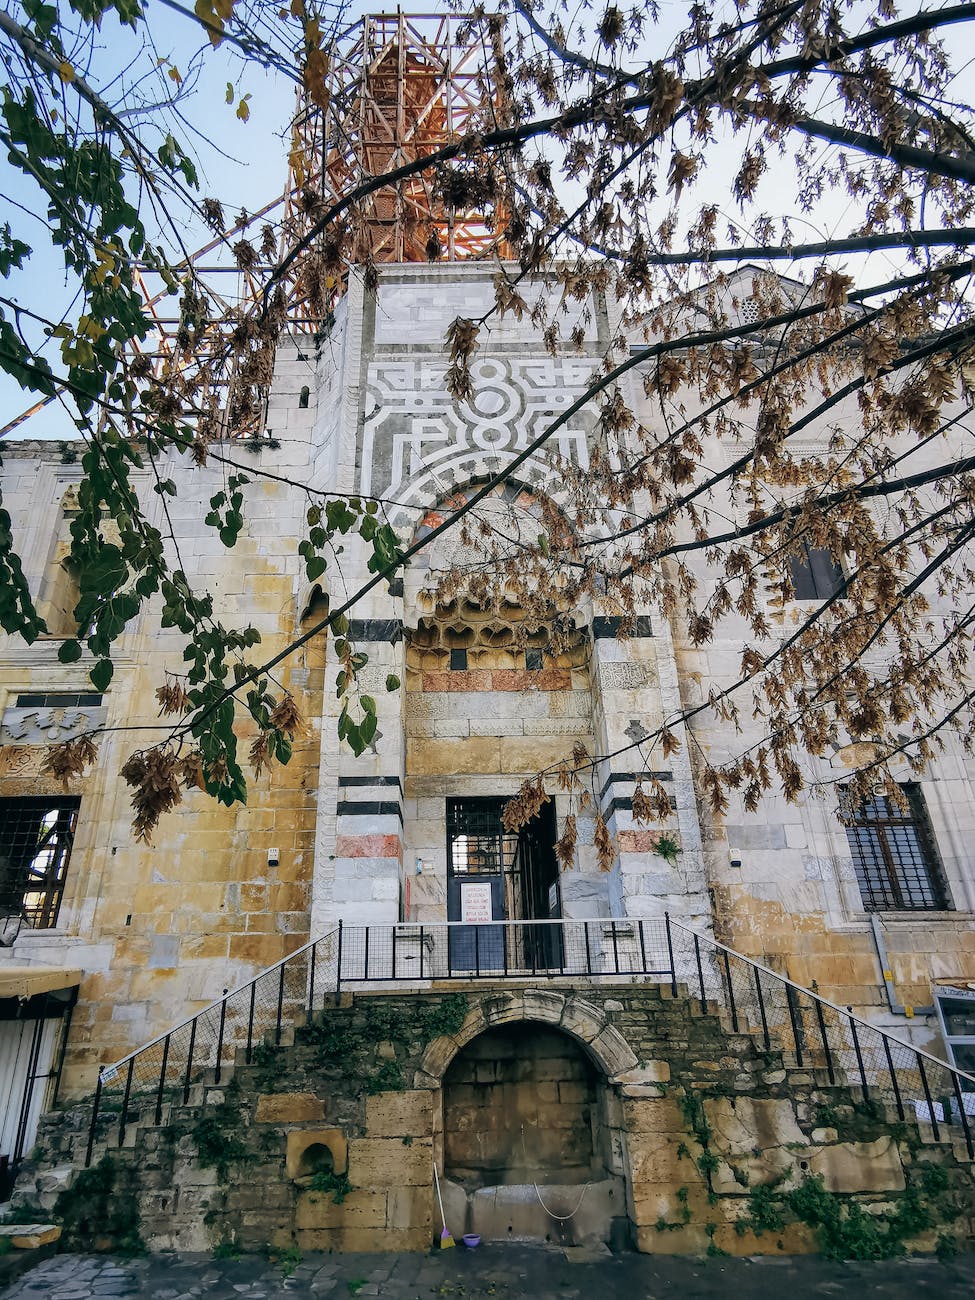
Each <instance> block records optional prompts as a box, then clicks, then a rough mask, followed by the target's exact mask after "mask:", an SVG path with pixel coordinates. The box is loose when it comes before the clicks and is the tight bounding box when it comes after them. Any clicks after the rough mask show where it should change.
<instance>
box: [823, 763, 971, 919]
mask: <svg viewBox="0 0 975 1300" xmlns="http://www.w3.org/2000/svg"><path fill="white" fill-rule="evenodd" d="M901 789H902V791H903V792H904V795H905V797H906V799H907V807H906V808H898V807H897V806H896V805H895V804H893V803H892V802H891V801H890V800H889V799H887V798H886V797H885V796H883V795H878V796H877V797H875V798H873V799H868V800H866V802H864V803H861V804H858V805H857V804H853V803H851V802H850V801H849V799H848V798H847V797H846V796H845V795H844V796H843V798H842V802H841V806H840V814H841V817H842V820H843V823H844V825H845V827H846V835H847V839H848V840H849V842H850V851H851V852H852V854H853V866H854V868H855V870H856V875H857V882H858V883H859V886H860V896H861V898H862V899H863V906H864V907H865V908H866V910H867V911H868V912H881V911H942V910H944V909H946V908H949V907H950V906H951V903H950V901H949V898H948V892H947V889H946V888H945V884H944V879H943V876H942V873H941V863H940V861H939V859H938V852H937V849H936V847H935V843H934V836H933V834H932V832H931V825H930V822H929V821H928V815H927V810H926V808H925V806H924V800H923V798H922V795H921V791H920V789H919V787H918V786H916V785H904V786H902V787H901Z"/></svg>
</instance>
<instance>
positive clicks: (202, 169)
mask: <svg viewBox="0 0 975 1300" xmlns="http://www.w3.org/2000/svg"><path fill="white" fill-rule="evenodd" d="M187 3H188V7H189V8H192V0H187ZM5 7H6V6H5ZM375 7H376V6H375V5H369V4H362V3H361V2H360V0H357V2H356V3H352V4H349V5H347V6H346V14H347V16H348V19H349V21H352V20H354V18H356V17H358V16H359V15H360V14H361V13H362V12H364V11H366V10H371V9H374V8H375ZM18 8H19V6H18V5H16V4H14V5H10V6H9V12H10V13H11V15H12V16H13V17H15V18H16V17H18V14H17V9H18ZM146 10H147V17H148V20H149V21H148V28H149V30H150V31H151V33H152V37H153V41H154V49H151V50H148V51H146V52H145V53H144V54H143V56H142V59H141V63H140V66H142V67H146V66H148V67H150V68H151V67H152V66H153V64H154V62H155V60H157V59H158V60H163V61H164V62H163V63H161V64H160V69H161V71H160V73H159V74H158V75H159V76H164V75H165V74H166V73H167V72H168V68H169V66H175V67H176V68H177V70H178V71H179V72H180V73H181V75H183V76H184V78H186V80H187V81H188V82H189V81H192V83H193V92H192V98H191V99H189V100H188V101H187V104H186V117H187V119H188V121H189V122H190V123H192V124H193V125H194V126H195V127H197V128H199V131H193V130H190V129H189V128H188V127H184V128H183V129H182V130H180V129H179V127H178V125H176V126H175V127H174V134H176V135H177V136H178V138H179V139H180V142H181V143H182V144H183V145H184V146H185V147H186V148H187V151H188V152H189V153H190V154H191V155H192V156H193V157H194V160H195V162H196V165H197V169H198V171H199V173H200V176H201V185H200V195H201V196H213V197H216V198H219V199H220V201H221V202H222V203H223V205H224V210H225V212H226V213H227V215H228V217H229V216H231V215H232V214H234V213H236V212H238V211H240V209H241V208H246V209H247V210H248V211H251V212H253V211H255V210H257V209H259V208H261V207H263V206H264V204H266V203H267V202H269V201H270V200H272V199H273V198H275V197H276V196H278V195H280V194H281V193H282V192H283V190H284V187H285V183H286V180H287V145H286V144H284V143H282V133H284V132H286V130H287V127H288V123H289V121H290V118H291V114H292V113H293V111H294V103H295V82H294V81H293V80H292V79H291V78H289V77H287V76H286V75H284V74H283V73H275V72H266V71H264V70H263V69H262V68H260V67H259V66H258V65H257V64H256V63H255V62H254V61H248V62H247V63H246V64H244V62H243V61H242V57H241V55H240V53H239V52H238V51H236V50H235V48H234V47H233V46H232V45H230V44H229V42H224V43H223V44H221V45H220V46H219V47H218V48H217V49H212V48H211V47H210V44H209V41H208V40H207V39H206V37H205V35H204V33H203V31H202V29H201V27H200V25H199V24H198V23H197V22H196V21H195V20H193V19H192V17H187V16H185V15H183V14H181V13H177V12H174V11H173V10H172V9H171V8H169V7H167V6H166V5H165V4H163V3H162V0H148V3H147V5H146ZM134 53H135V47H134V45H133V41H132V37H131V35H130V33H129V32H128V31H127V30H125V29H122V28H121V27H120V25H119V24H118V23H117V22H116V21H114V19H111V18H107V19H106V20H105V21H104V22H103V25H102V29H101V31H100V33H99V37H98V46H97V49H96V52H95V58H94V60H93V63H92V66H91V68H90V72H89V77H88V79H89V81H90V82H91V84H92V85H93V86H95V87H96V88H98V89H101V88H103V87H105V88H106V91H105V98H106V99H109V102H114V101H113V99H112V95H113V94H114V95H115V96H118V95H119V94H120V93H121V91H122V87H123V77H124V74H123V73H121V71H120V70H121V69H124V68H125V67H126V65H127V64H128V63H129V61H130V59H131V58H132V57H133V55H134ZM128 76H129V79H130V80H131V73H129V74H128ZM116 78H117V79H116ZM228 83H229V84H230V85H232V87H233V92H234V93H233V102H232V103H230V104H228V103H227V102H226V100H227V93H228V91H227V87H228ZM244 96H249V98H248V99H247V108H248V110H249V114H250V116H249V119H248V120H247V121H246V122H245V121H242V120H241V119H240V118H238V116H237V107H238V105H239V103H240V101H241V99H242V98H243V97H244ZM203 132H205V133H206V134H205V135H204V134H203ZM24 209H27V211H25V210H24ZM37 212H38V199H37V191H36V189H34V187H33V186H32V185H31V184H30V183H29V182H28V181H27V180H26V179H25V178H24V177H23V176H22V175H21V174H20V173H19V172H18V171H17V170H16V169H15V168H13V167H12V166H11V165H10V163H9V162H8V161H7V159H6V156H5V153H4V151H3V150H2V149H0V225H3V224H4V223H7V222H9V224H10V226H11V230H12V233H13V234H14V235H15V236H17V237H19V238H21V239H23V240H24V241H25V242H26V243H28V244H29V245H30V246H31V248H32V249H33V250H34V251H33V254H32V256H31V258H30V264H29V269H28V270H27V272H26V274H22V275H20V276H19V277H18V276H17V275H16V274H15V275H14V276H12V277H11V278H10V279H9V280H7V281H3V280H0V293H3V294H5V295H7V296H9V297H11V298H13V299H14V300H15V301H18V302H19V303H20V304H21V305H23V306H24V307H28V308H29V307H31V306H32V305H33V306H37V304H38V302H39V301H42V302H43V304H44V307H43V310H44V312H45V313H46V314H48V315H53V314H54V313H55V312H57V313H62V312H63V313H65V314H67V315H68V316H69V317H70V315H71V312H72V303H73V300H74V293H75V287H74V285H73V284H72V283H71V281H70V279H69V278H68V277H67V275H66V273H65V270H64V265H63V262H62V261H61V258H60V253H59V251H58V250H57V249H54V248H52V246H51V244H50V239H49V235H48V231H47V223H46V221H45V220H44V219H43V211H41V214H40V217H38V216H37V215H30V213H35V214H36V213H37ZM179 228H180V235H181V238H182V241H183V243H184V245H185V247H186V248H188V249H189V250H190V251H195V250H196V249H198V248H201V247H203V246H204V245H205V244H206V243H207V242H209V240H210V238H211V237H212V232H210V231H209V230H208V229H207V228H206V226H205V225H204V224H203V223H202V221H199V220H196V219H193V217H192V214H191V213H188V212H187V211H185V210H184V211H183V212H182V213H181V215H180V219H179ZM163 238H164V241H165V243H166V244H167V246H169V247H170V248H172V249H173V250H174V256H178V253H177V252H176V251H175V241H174V239H173V236H172V234H169V235H168V236H165V235H164V236H163ZM33 401H34V398H33V397H32V396H31V395H30V394H29V393H26V392H25V391H24V390H23V389H22V388H21V387H20V386H19V385H18V384H17V383H16V382H15V381H14V380H13V379H11V378H9V377H8V376H7V375H5V374H0V428H2V427H3V426H4V425H6V424H7V422H8V421H9V420H12V419H14V418H15V417H16V416H18V415H19V414H20V413H21V412H23V411H25V410H27V409H28V408H29V407H30V406H31V405H32V404H33ZM9 436H13V437H15V438H55V439H57V438H71V437H73V436H75V430H74V427H73V425H72V422H71V419H70V417H69V415H68V412H67V411H66V410H65V409H64V408H62V407H61V406H60V404H59V403H58V402H57V401H55V402H52V403H50V404H48V405H47V406H46V407H45V408H44V409H43V411H41V412H39V413H38V414H37V415H34V416H32V417H31V419H30V420H29V421H27V422H26V423H25V424H22V425H20V426H19V427H18V429H17V430H16V432H15V433H13V434H11V435H8V437H9Z"/></svg>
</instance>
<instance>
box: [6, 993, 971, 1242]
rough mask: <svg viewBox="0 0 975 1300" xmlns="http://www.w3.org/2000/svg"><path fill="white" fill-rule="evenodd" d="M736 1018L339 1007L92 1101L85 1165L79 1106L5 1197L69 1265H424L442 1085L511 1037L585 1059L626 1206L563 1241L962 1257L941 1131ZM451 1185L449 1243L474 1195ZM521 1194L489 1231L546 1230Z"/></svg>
mask: <svg viewBox="0 0 975 1300" xmlns="http://www.w3.org/2000/svg"><path fill="white" fill-rule="evenodd" d="M736 1015H737V1020H738V1029H737V1032H736V1031H735V1029H734V1026H733V1025H732V1023H731V1018H730V1016H729V1013H728V1011H727V1008H725V1007H724V1006H719V1005H718V1004H717V1003H715V1002H713V1001H710V1002H709V1001H707V1000H705V1001H703V1002H702V1000H701V999H700V997H695V996H692V995H691V993H690V992H689V990H688V989H687V988H686V987H684V986H678V989H677V996H676V997H675V996H673V993H672V990H671V987H670V985H669V984H663V985H662V984H659V983H635V982H630V981H628V982H625V983H620V984H619V985H616V984H607V983H605V982H599V983H596V982H595V981H592V982H586V981H584V980H579V979H572V980H565V981H563V980H559V979H557V978H556V979H551V980H547V981H545V983H544V985H541V986H539V985H534V986H532V985H521V986H519V987H512V986H511V985H510V984H505V983H503V982H499V983H498V984H496V985H492V984H489V983H484V982H482V983H480V984H476V985H475V984H473V983H465V984H460V983H458V982H454V983H450V984H444V985H443V986H440V987H437V988H436V989H434V990H431V991H425V992H417V991H404V992H397V993H394V994H390V993H382V992H360V993H357V994H355V995H350V994H343V995H342V997H341V999H340V1000H339V1004H338V1005H336V1006H334V1007H329V1008H327V1009H326V1010H323V1011H318V1012H316V1013H315V1014H314V1015H312V1016H310V1017H308V1018H307V1020H306V1021H305V1023H301V1021H302V1020H303V1019H304V1017H299V1018H298V1019H299V1022H298V1023H293V1024H291V1025H282V1027H281V1033H280V1042H279V1043H278V1042H276V1041H275V1038H276V1037H277V1035H275V1036H272V1037H271V1038H268V1039H265V1040H264V1041H263V1042H260V1043H257V1044H255V1045H254V1049H253V1051H252V1054H251V1059H250V1061H249V1062H248V1061H247V1060H246V1054H245V1052H244V1051H243V1050H238V1052H237V1054H236V1059H235V1061H234V1063H233V1067H232V1069H228V1067H227V1066H226V1065H225V1066H224V1067H223V1068H222V1070H221V1079H220V1082H219V1084H216V1083H214V1082H213V1072H212V1071H210V1072H209V1077H207V1072H201V1073H200V1074H199V1075H198V1076H197V1077H195V1078H194V1079H193V1080H192V1081H191V1082H190V1086H189V1093H188V1096H185V1099H184V1088H183V1087H182V1086H176V1087H174V1088H172V1089H169V1090H168V1091H167V1093H166V1095H165V1096H164V1097H163V1098H162V1101H161V1105H160V1098H159V1095H158V1094H157V1092H156V1091H155V1090H154V1089H149V1090H147V1091H146V1092H144V1093H143V1092H139V1091H138V1090H134V1091H133V1092H132V1093H131V1095H130V1096H129V1100H128V1105H127V1106H126V1107H125V1113H124V1115H123V1114H122V1113H121V1108H120V1098H119V1097H118V1096H116V1097H106V1098H103V1102H102V1107H101V1110H100V1113H99V1117H98V1121H97V1125H96V1129H95V1133H94V1140H93V1157H92V1160H91V1167H90V1168H88V1169H84V1168H83V1166H84V1162H85V1161H84V1158H85V1153H86V1150H87V1147H88V1143H89V1139H90V1118H91V1107H90V1104H89V1105H87V1106H85V1105H84V1104H78V1105H74V1106H70V1105H69V1106H67V1107H65V1108H63V1109H61V1110H58V1111H56V1112H53V1113H51V1114H49V1115H47V1116H45V1117H44V1119H43V1120H42V1124H41V1129H40V1133H39V1138H38V1147H37V1149H36V1150H35V1152H34V1153H33V1156H32V1160H31V1162H30V1163H29V1164H28V1165H27V1166H26V1167H25V1168H24V1169H23V1171H22V1173H21V1176H20V1178H19V1180H18V1184H17V1188H16V1190H15V1197H14V1199H15V1204H16V1205H17V1206H19V1207H20V1208H21V1210H22V1211H23V1210H26V1209H27V1208H29V1207H32V1208H34V1209H36V1210H37V1211H38V1212H40V1211H44V1212H45V1214H47V1213H49V1212H52V1211H53V1212H54V1214H55V1217H56V1218H58V1219H59V1220H60V1221H61V1222H62V1223H63V1225H64V1243H65V1245H66V1246H68V1247H69V1248H70V1247H77V1246H82V1247H88V1248H90V1247H91V1246H92V1245H95V1246H101V1247H104V1246H106V1245H114V1246H121V1247H122V1248H123V1249H125V1248H134V1247H135V1246H136V1245H137V1244H138V1243H140V1242H144V1243H145V1244H146V1245H148V1246H149V1247H150V1248H151V1249H163V1248H178V1249H184V1250H201V1249H203V1250H205V1249H212V1248H214V1247H216V1246H219V1245H220V1244H221V1243H224V1242H233V1243H234V1244H235V1245H237V1246H240V1247H242V1248H246V1249H258V1248H261V1247H264V1246H267V1245H270V1246H272V1247H276V1248H278V1249H288V1248H293V1247H294V1246H297V1247H298V1248H299V1249H301V1250H309V1249H319V1250H367V1249H372V1250H375V1249H395V1250H425V1249H427V1248H428V1247H429V1245H430V1243H431V1240H432V1239H433V1238H434V1236H435V1235H436V1234H435V1232H434V1206H433V1195H432V1168H431V1166H432V1164H433V1161H434V1158H436V1159H437V1161H438V1164H440V1165H441V1167H442V1161H443V1128H444V1100H443V1099H444V1096H445V1095H446V1094H445V1093H444V1092H443V1090H442V1084H443V1076H444V1072H445V1071H446V1070H447V1068H448V1067H449V1065H450V1062H451V1061H452V1060H453V1059H454V1058H455V1057H456V1056H457V1053H458V1052H462V1051H463V1050H464V1049H465V1048H466V1045H467V1044H468V1043H472V1042H474V1041H475V1039H477V1037H478V1036H479V1035H481V1034H483V1033H485V1032H494V1031H499V1030H500V1029H502V1028H503V1027H505V1026H512V1025H521V1024H524V1023H529V1024H534V1025H545V1026H548V1027H551V1028H553V1029H557V1030H559V1031H560V1032H561V1033H562V1034H567V1035H569V1036H571V1039H572V1041H573V1042H574V1043H578V1044H581V1046H582V1048H583V1049H584V1051H585V1053H586V1055H587V1058H588V1059H590V1060H592V1061H594V1062H595V1063H596V1066H597V1071H596V1073H597V1074H598V1078H599V1089H598V1100H597V1102H595V1103H594V1104H593V1121H592V1122H593V1129H594V1132H595V1131H596V1130H597V1129H598V1131H599V1135H600V1137H599V1141H600V1143H601V1148H600V1149H601V1152H602V1156H601V1159H602V1160H603V1164H604V1168H605V1175H606V1178H607V1179H616V1180H619V1186H620V1187H622V1188H624V1189H625V1195H624V1199H625V1206H624V1205H618V1207H617V1208H618V1212H617V1213H615V1221H614V1222H613V1223H612V1224H611V1225H609V1226H607V1224H606V1223H602V1224H601V1225H596V1226H595V1227H594V1225H593V1223H592V1221H591V1219H587V1217H586V1214H587V1212H588V1207H587V1211H582V1210H580V1211H579V1213H578V1214H577V1215H576V1216H575V1217H574V1218H573V1217H572V1216H570V1219H569V1220H568V1221H567V1222H565V1223H560V1224H559V1225H558V1226H557V1227H556V1226H555V1221H554V1220H553V1222H552V1224H550V1227H551V1233H545V1234H544V1235H552V1236H553V1239H555V1240H561V1241H563V1243H564V1244H573V1243H575V1244H578V1243H579V1242H581V1241H584V1240H586V1239H587V1238H589V1237H591V1236H592V1235H593V1233H594V1232H597V1233H601V1234H602V1236H603V1238H604V1239H609V1240H612V1241H613V1242H614V1244H620V1243H621V1242H623V1241H626V1240H628V1241H629V1242H630V1243H631V1244H634V1245H636V1246H637V1247H638V1248H639V1249H641V1250H645V1251H658V1252H661V1253H685V1252H692V1253H698V1252H702V1253H703V1252H708V1251H710V1252H711V1253H716V1252H722V1251H724V1252H729V1253H735V1254H740V1253H744V1254H755V1253H767V1252H774V1251H776V1250H787V1251H793V1250H810V1249H816V1248H817V1246H818V1247H819V1248H824V1247H825V1248H826V1249H832V1250H834V1253H835V1250H839V1251H840V1252H841V1253H842V1251H843V1250H846V1249H853V1250H856V1249H863V1250H864V1251H876V1250H878V1249H885V1248H886V1247H890V1249H895V1248H896V1249H901V1248H904V1247H907V1248H919V1249H933V1248H934V1247H935V1246H936V1245H937V1244H938V1242H939V1241H940V1242H941V1244H942V1246H944V1247H945V1248H947V1244H946V1243H949V1242H951V1243H955V1244H957V1245H958V1246H967V1245H969V1244H970V1243H971V1242H972V1240H973V1237H975V1224H973V1214H975V1181H973V1174H972V1161H971V1159H970V1158H969V1155H968V1152H967V1148H966V1146H965V1143H964V1142H963V1141H962V1140H961V1138H960V1136H959V1134H958V1131H957V1127H949V1126H948V1125H942V1126H941V1128H940V1130H939V1137H940V1140H937V1141H936V1140H935V1139H934V1134H933V1131H932V1127H931V1125H930V1124H927V1123H924V1122H920V1121H919V1120H918V1119H917V1116H916V1114H915V1113H914V1112H913V1110H912V1109H911V1108H908V1109H907V1111H906V1114H905V1117H904V1118H901V1117H900V1115H899V1113H897V1112H894V1111H892V1108H891V1107H890V1105H889V1101H888V1100H886V1099H879V1100H878V1097H877V1096H875V1095H874V1094H873V1093H872V1092H871V1090H870V1089H869V1088H866V1089H865V1088H863V1087H862V1086H860V1084H859V1083H853V1084H851V1082H850V1081H849V1080H847V1079H845V1078H844V1077H843V1075H842V1071H841V1070H840V1069H839V1066H838V1062H837V1061H836V1060H835V1059H833V1060H832V1061H827V1059H826V1054H825V1053H824V1052H823V1051H822V1049H821V1048H817V1046H816V1044H815V1043H814V1042H810V1043H808V1044H804V1045H803V1046H802V1050H801V1057H802V1060H801V1063H800V1061H799V1060H798V1059H797V1051H796V1050H795V1047H793V1048H792V1049H791V1050H786V1048H785V1047H784V1046H783V1045H782V1043H781V1041H779V1040H778V1039H777V1038H775V1037H773V1038H770V1039H769V1043H770V1045H769V1046H768V1047H766V1046H765V1041H766V1035H767V1034H768V1026H767V1024H765V1025H764V1026H763V1024H762V1023H761V1018H757V1019H756V1018H753V1017H751V1016H750V1015H749V1014H746V1009H745V1008H744V1007H741V1006H739V1007H738V1008H737V1012H736ZM529 1083H530V1081H529ZM490 1086H491V1085H490V1084H485V1085H484V1087H485V1089H489V1088H490ZM505 1086H506V1085H505ZM497 1088H498V1095H499V1097H500V1095H501V1092H502V1091H503V1085H501V1084H500V1083H499V1084H498V1085H497ZM946 1104H947V1103H946ZM501 1109H503V1106H502V1107H501ZM597 1111H598V1116H597ZM157 1112H158V1120H159V1122H158V1123H157V1122H156V1120H157ZM499 1122H503V1120H502V1121H499ZM120 1135H121V1144H120V1143H119V1137H120ZM543 1190H545V1189H543ZM447 1192H448V1205H449V1206H451V1207H452V1209H451V1211H450V1213H451V1214H452V1216H453V1217H454V1225H453V1226H454V1230H455V1233H456V1232H459V1231H460V1230H462V1229H463V1228H464V1227H465V1226H466V1224H464V1223H460V1222H458V1221H457V1220H458V1219H459V1218H460V1216H461V1215H465V1214H468V1213H469V1211H468V1210H466V1209H464V1206H465V1204H466V1205H470V1204H472V1200H471V1196H472V1194H471V1193H470V1189H467V1190H465V1189H463V1188H460V1187H459V1186H458V1187H454V1188H450V1187H448V1189H447ZM552 1194H553V1192H552V1189H549V1200H551V1195H552ZM514 1199H517V1198H514ZM529 1199H530V1200H531V1201H532V1207H533V1209H532V1213H533V1215H534V1217H532V1215H528V1214H527V1211H526V1212H525V1214H524V1215H522V1216H521V1218H519V1213H520V1212H518V1211H517V1210H515V1209H512V1210H511V1212H510V1218H511V1222H510V1223H508V1224H507V1225H505V1224H504V1222H502V1220H503V1219H504V1218H505V1215H506V1214H507V1213H508V1206H509V1203H510V1204H514V1201H513V1200H512V1198H511V1197H508V1198H507V1199H505V1198H504V1197H500V1196H496V1197H495V1198H494V1201H493V1205H494V1209H493V1211H492V1214H493V1218H492V1219H491V1225H492V1226H491V1232H492V1233H495V1232H496V1233H497V1236H498V1237H501V1238H503V1239H511V1238H512V1237H518V1236H522V1237H523V1236H524V1235H526V1233H525V1232H523V1231H521V1229H522V1228H523V1227H524V1226H525V1225H526V1224H527V1225H528V1228H527V1235H532V1233H533V1232H535V1233H536V1235H543V1234H542V1233H541V1232H540V1231H537V1229H538V1225H539V1211H538V1208H537V1205H536V1204H535V1200H534V1198H531V1197H530V1198H529ZM576 1199H578V1198H577V1197H573V1198H572V1202H573V1203H574V1202H575V1200H576ZM617 1199H619V1198H617ZM539 1202H540V1203H542V1204H544V1200H543V1198H541V1197H539ZM120 1205H124V1206H127V1207H129V1212H128V1213H126V1214H122V1215H120V1213H119V1206H120ZM526 1216H527V1217H526ZM834 1220H835V1222H834ZM831 1225H832V1226H831ZM542 1226H544V1220H543V1221H542ZM854 1229H856V1231H854ZM831 1233H832V1236H831V1235H830V1234H831ZM858 1234H859V1235H858ZM878 1239H879V1240H881V1243H882V1244H881V1246H880V1247H878V1246H877V1245H876V1240H878ZM836 1240H838V1241H839V1243H840V1244H839V1246H836V1245H835V1241H836ZM831 1242H833V1243H834V1244H833V1245H832V1246H831V1245H830V1243H831ZM851 1243H852V1244H851ZM858 1243H859V1244H858ZM883 1243H886V1247H885V1246H884V1245H883Z"/></svg>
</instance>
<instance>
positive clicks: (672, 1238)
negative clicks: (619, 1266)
mask: <svg viewBox="0 0 975 1300" xmlns="http://www.w3.org/2000/svg"><path fill="white" fill-rule="evenodd" d="M710 1244H711V1238H710V1237H709V1236H708V1234H707V1233H706V1232H705V1230H704V1224H703V1223H687V1224H682V1225H681V1227H679V1228H677V1229H675V1230H668V1229H666V1228H654V1227H649V1226H644V1225H642V1224H641V1225H638V1226H637V1230H636V1248H637V1250H638V1251H640V1252H641V1253H642V1254H644V1255H703V1254H704V1252H705V1251H706V1250H707V1248H708V1246H709V1245H710Z"/></svg>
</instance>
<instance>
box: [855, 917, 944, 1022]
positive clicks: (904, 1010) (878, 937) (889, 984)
mask: <svg viewBox="0 0 975 1300" xmlns="http://www.w3.org/2000/svg"><path fill="white" fill-rule="evenodd" d="M870 928H871V930H872V931H873V945H874V947H875V948H876V950H877V960H878V961H879V962H880V970H881V973H882V974H883V977H884V988H885V989H886V990H887V1006H888V1008H889V1009H890V1013H891V1015H894V1016H906V1017H907V1018H908V1020H910V1019H911V1018H912V1017H914V1016H933V1015H934V1007H933V1006H930V1007H904V1006H901V1004H900V1003H899V1002H898V1001H897V990H896V989H895V988H894V972H893V971H892V970H891V968H890V960H889V958H888V956H887V945H886V944H885V943H884V936H883V933H882V931H881V929H880V918H879V917H878V916H877V915H876V913H871V916H870Z"/></svg>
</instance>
